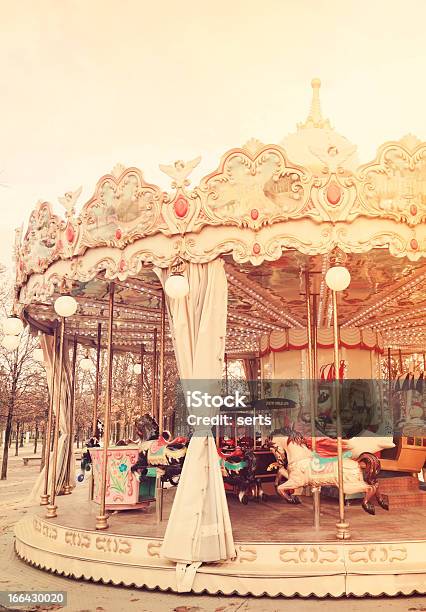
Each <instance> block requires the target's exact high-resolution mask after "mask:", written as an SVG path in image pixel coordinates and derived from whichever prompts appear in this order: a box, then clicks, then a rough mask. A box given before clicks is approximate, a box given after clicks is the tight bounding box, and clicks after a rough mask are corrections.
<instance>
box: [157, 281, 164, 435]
mask: <svg viewBox="0 0 426 612" xmlns="http://www.w3.org/2000/svg"><path fill="white" fill-rule="evenodd" d="M165 348H166V295H165V293H164V291H163V293H162V295H161V322H160V355H159V357H160V358H159V362H158V370H159V372H158V374H159V375H158V426H159V428H160V435H161V433H162V431H163V430H164V353H165Z"/></svg>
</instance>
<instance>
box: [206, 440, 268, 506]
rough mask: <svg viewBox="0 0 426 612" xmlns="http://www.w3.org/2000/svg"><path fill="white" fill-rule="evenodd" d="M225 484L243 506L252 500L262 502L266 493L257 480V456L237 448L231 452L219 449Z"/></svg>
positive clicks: (226, 449)
mask: <svg viewBox="0 0 426 612" xmlns="http://www.w3.org/2000/svg"><path fill="white" fill-rule="evenodd" d="M217 453H218V455H219V458H220V459H219V465H220V469H221V472H222V476H223V482H224V483H225V485H228V488H231V489H232V490H233V491H234V492H235V493H236V494H237V496H238V499H239V501H240V502H241V503H242V504H247V503H248V500H249V499H250V498H253V499H255V500H256V501H258V502H260V501H261V500H262V499H263V496H264V493H263V489H262V485H261V483H260V481H259V480H258V479H257V478H256V476H255V472H256V456H255V454H254V453H253V451H251V450H247V449H245V448H241V447H240V446H236V447H235V448H234V449H232V450H230V449H228V448H225V447H222V448H218V449H217Z"/></svg>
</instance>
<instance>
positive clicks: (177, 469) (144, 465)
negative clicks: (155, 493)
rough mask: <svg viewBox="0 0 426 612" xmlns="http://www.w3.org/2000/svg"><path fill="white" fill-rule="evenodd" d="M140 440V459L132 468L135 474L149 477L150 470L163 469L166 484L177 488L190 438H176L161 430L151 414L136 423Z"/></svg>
mask: <svg viewBox="0 0 426 612" xmlns="http://www.w3.org/2000/svg"><path fill="white" fill-rule="evenodd" d="M135 427H136V431H137V433H138V436H139V438H140V440H141V441H140V442H139V458H138V461H137V462H136V463H135V464H134V465H133V466H132V468H131V469H132V471H133V472H138V473H139V475H140V477H141V478H144V477H145V476H146V475H147V472H148V468H150V467H156V468H161V469H162V470H163V472H164V474H163V476H162V479H163V481H164V482H170V484H172V485H174V486H176V485H177V484H178V482H179V477H180V473H181V471H182V466H183V462H184V460H185V456H186V451H187V448H188V443H189V438H183V437H179V438H175V439H173V440H172V436H171V434H170V432H169V431H163V432H161V435H160V430H159V427H158V423H157V422H156V420H155V419H154V418H153V417H151V416H150V415H149V414H145V415H143V416H142V417H141V418H139V419H138V420H137V421H136V423H135Z"/></svg>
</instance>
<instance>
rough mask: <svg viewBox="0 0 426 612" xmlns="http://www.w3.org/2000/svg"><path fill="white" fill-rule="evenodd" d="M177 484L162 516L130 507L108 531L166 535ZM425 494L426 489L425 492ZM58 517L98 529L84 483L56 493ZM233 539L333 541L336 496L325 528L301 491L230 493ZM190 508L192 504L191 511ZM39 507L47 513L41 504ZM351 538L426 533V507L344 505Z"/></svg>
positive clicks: (326, 506) (324, 504)
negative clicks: (244, 500)
mask: <svg viewBox="0 0 426 612" xmlns="http://www.w3.org/2000/svg"><path fill="white" fill-rule="evenodd" d="M174 493H175V489H173V488H172V489H168V490H165V492H164V520H163V521H162V523H160V524H157V522H156V513H155V506H154V504H152V505H151V506H150V507H149V509H142V510H134V511H133V510H126V511H121V512H117V513H115V514H112V515H111V516H110V520H109V530H108V532H109V533H115V534H119V535H132V536H149V537H154V538H155V537H160V538H161V537H163V535H164V532H165V528H166V525H167V519H168V516H169V514H170V508H171V505H172V501H173V497H174ZM425 495H426V493H425ZM57 502H58V517H57V518H56V519H54V520H53V522H54V523H57V524H58V523H59V524H60V525H63V526H67V527H75V528H79V529H87V530H90V531H91V530H94V528H95V517H96V515H97V513H98V506H97V504H95V503H93V502H89V501H88V491H87V487H86V486H82V487H80V488H78V489H76V490H75V491H74V492H73V494H72V495H69V496H63V497H58V498H57ZM228 504H229V510H230V515H231V521H232V527H233V532H234V539H235V541H237V542H329V541H334V540H335V524H336V521H337V517H338V505H337V501H335V500H331V499H322V500H321V528H320V530H319V531H316V530H315V529H314V528H313V525H312V523H313V509H312V499H311V498H310V497H302V504H301V505H299V506H293V505H289V504H287V503H286V502H285V501H283V500H281V499H280V498H278V497H277V496H273V495H271V496H268V499H267V501H265V502H261V503H256V502H254V501H250V502H249V504H248V505H247V506H243V505H242V504H240V503H239V502H238V500H237V499H236V498H235V497H234V496H233V495H228ZM189 510H190V509H189V508H188V511H189ZM37 513H40V514H41V515H42V516H43V515H44V513H45V510H44V509H43V508H39V509H38V510H37ZM346 515H347V519H348V521H349V523H350V528H351V540H352V541H398V540H419V539H426V508H425V507H417V508H405V509H403V510H401V509H399V510H396V509H395V510H393V511H392V510H390V511H385V510H382V509H381V508H380V507H378V506H376V516H370V515H368V514H366V513H365V512H364V511H363V510H362V508H361V507H360V505H359V504H358V503H356V502H353V505H351V506H350V507H347V509H346Z"/></svg>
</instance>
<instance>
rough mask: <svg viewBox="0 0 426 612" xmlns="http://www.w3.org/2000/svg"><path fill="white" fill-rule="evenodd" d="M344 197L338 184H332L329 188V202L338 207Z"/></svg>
mask: <svg viewBox="0 0 426 612" xmlns="http://www.w3.org/2000/svg"><path fill="white" fill-rule="evenodd" d="M341 197H342V190H341V189H340V187H339V185H338V184H337V183H330V185H329V186H328V187H327V200H328V201H329V202H330V204H332V205H333V206H336V204H338V203H339V202H340V198H341Z"/></svg>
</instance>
